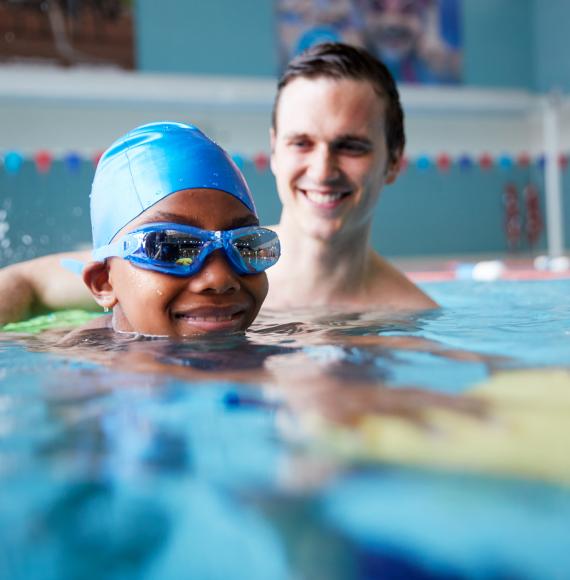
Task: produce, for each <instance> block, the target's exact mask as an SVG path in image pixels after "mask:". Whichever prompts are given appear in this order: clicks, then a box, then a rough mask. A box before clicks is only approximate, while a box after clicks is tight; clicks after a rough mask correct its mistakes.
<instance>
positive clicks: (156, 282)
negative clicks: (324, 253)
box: [108, 189, 267, 337]
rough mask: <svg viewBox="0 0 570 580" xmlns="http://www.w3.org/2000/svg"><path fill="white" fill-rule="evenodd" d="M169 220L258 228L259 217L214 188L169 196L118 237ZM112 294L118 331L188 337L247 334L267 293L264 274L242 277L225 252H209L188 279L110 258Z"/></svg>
mask: <svg viewBox="0 0 570 580" xmlns="http://www.w3.org/2000/svg"><path fill="white" fill-rule="evenodd" d="M164 221H168V222H171V223H178V224H182V225H191V226H194V227H198V228H200V229H203V230H229V229H235V228H238V227H244V226H251V225H257V223H258V220H257V218H256V217H255V215H254V214H253V213H252V212H251V211H250V210H249V209H248V208H247V207H246V206H245V205H244V204H243V203H242V202H241V201H239V200H238V199H236V198H235V197H234V196H232V195H230V194H227V193H225V192H222V191H218V190H213V189H192V190H183V191H179V192H176V193H174V194H172V195H169V196H168V197H166V198H164V199H163V200H161V201H160V202H158V203H157V204H155V205H154V206H152V207H150V208H149V209H148V210H146V211H144V212H143V213H142V214H141V215H140V216H138V217H137V218H136V219H134V220H133V221H132V222H130V223H129V224H128V226H126V227H125V228H123V229H122V230H121V231H120V232H119V233H118V234H117V236H116V239H117V238H119V237H120V236H122V235H124V234H126V233H128V232H131V231H133V230H135V229H137V228H139V227H141V226H143V225H149V224H152V223H157V222H164ZM108 269H109V275H108V292H109V293H110V295H112V298H113V300H114V301H115V305H114V309H113V326H114V328H115V330H117V331H123V332H137V333H141V334H148V335H154V336H174V337H177V336H178V337H184V336H190V335H196V334H205V333H228V332H239V331H243V330H245V329H246V328H247V327H248V326H249V325H250V324H251V323H252V322H253V320H254V318H255V316H256V315H257V313H258V311H259V309H260V307H261V304H262V303H263V300H264V299H265V296H266V294H267V277H266V275H265V273H259V274H248V275H241V274H239V273H237V272H236V271H235V270H234V269H233V268H232V266H231V265H230V263H229V262H228V260H227V258H226V256H225V254H224V252H223V251H222V250H216V251H214V252H213V253H212V254H210V255H209V256H208V257H207V258H206V261H205V262H204V265H203V267H202V268H201V269H200V270H199V271H198V272H197V273H195V274H194V275H192V276H189V277H176V276H172V275H168V274H162V273H159V272H154V271H150V270H146V269H142V268H140V267H137V266H136V265H134V264H132V263H131V262H129V261H127V260H123V259H120V258H111V259H109V260H108Z"/></svg>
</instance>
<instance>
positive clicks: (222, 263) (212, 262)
mask: <svg viewBox="0 0 570 580" xmlns="http://www.w3.org/2000/svg"><path fill="white" fill-rule="evenodd" d="M188 286H189V288H190V290H191V291H192V292H195V293H197V294H198V293H211V294H226V293H231V292H237V291H238V290H239V289H240V281H239V274H237V273H236V272H234V270H233V269H232V267H231V265H230V263H229V262H228V260H227V258H226V256H225V254H224V252H223V251H222V250H216V251H214V252H212V253H211V254H210V255H209V256H208V257H207V258H206V260H205V261H204V264H203V266H202V269H201V270H200V271H199V272H197V273H196V274H194V275H193V276H191V277H190V279H189V282H188Z"/></svg>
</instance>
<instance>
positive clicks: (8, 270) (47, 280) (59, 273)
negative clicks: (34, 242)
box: [0, 251, 99, 325]
mask: <svg viewBox="0 0 570 580" xmlns="http://www.w3.org/2000/svg"><path fill="white" fill-rule="evenodd" d="M62 259H75V260H81V261H87V260H89V252H88V251H84V252H72V253H66V254H54V255H51V256H44V257H43V258H36V259H34V260H29V261H27V262H21V263H19V264H13V265H11V266H6V267H5V268H2V269H0V296H1V297H2V299H1V300H0V325H2V324H6V323H8V322H17V321H18V320H24V319H26V318H29V317H30V316H35V315H37V314H42V313H44V312H49V311H53V310H61V309H67V308H82V309H84V310H98V309H99V307H98V306H97V305H96V304H95V302H94V301H93V298H92V297H91V294H90V293H89V290H88V289H87V287H86V286H85V284H83V280H82V279H81V277H80V276H78V275H76V274H73V273H71V272H69V271H68V270H66V269H65V268H64V267H63V266H62V265H61V263H60V261H61V260H62Z"/></svg>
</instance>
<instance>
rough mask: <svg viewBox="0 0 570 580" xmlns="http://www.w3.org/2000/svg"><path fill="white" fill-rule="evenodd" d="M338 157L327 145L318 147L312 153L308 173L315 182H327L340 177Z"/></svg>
mask: <svg viewBox="0 0 570 580" xmlns="http://www.w3.org/2000/svg"><path fill="white" fill-rule="evenodd" d="M338 174H339V168H338V165H337V159H336V156H335V155H334V153H333V152H331V151H330V149H329V148H328V147H327V146H322V147H318V148H317V149H315V151H314V152H313V154H312V155H311V159H310V163H309V168H308V175H309V177H310V178H311V180H312V181H313V182H314V183H315V184H319V183H327V182H329V181H331V180H334V179H335V178H337V177H338Z"/></svg>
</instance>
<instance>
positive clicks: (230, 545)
mask: <svg viewBox="0 0 570 580" xmlns="http://www.w3.org/2000/svg"><path fill="white" fill-rule="evenodd" d="M424 287H425V289H426V290H427V291H428V292H429V293H430V294H431V295H432V296H433V297H434V298H435V299H436V300H438V301H439V302H440V303H441V304H442V305H443V308H442V309H441V310H440V311H434V312H428V313H423V314H420V315H413V316H411V315H404V314H401V315H397V316H396V315H389V314H386V313H382V312H374V313H366V314H363V315H357V314H354V315H347V314H343V315H339V314H335V313H326V312H319V313H311V314H309V313H294V314H291V315H284V314H280V315H279V316H274V315H269V314H266V315H264V316H262V317H261V318H260V320H259V322H258V323H256V325H255V326H254V328H253V329H252V331H251V332H249V333H248V335H247V336H246V337H235V338H231V339H224V340H211V341H208V342H204V341H196V342H192V343H182V344H172V343H168V342H166V341H120V340H119V341H111V342H109V340H108V337H106V336H104V335H98V336H90V337H87V336H83V337H81V339H80V340H79V341H76V344H75V346H74V347H73V349H69V348H68V350H67V351H66V350H65V349H61V348H60V349H57V350H54V349H53V348H52V347H50V344H51V342H50V341H48V340H46V341H43V339H41V338H28V339H26V340H24V339H22V338H21V337H19V336H16V335H5V336H4V338H5V340H3V341H2V342H0V363H1V367H0V498H1V499H0V578H46V579H52V578H53V579H56V578H57V579H60V578H102V577H105V578H161V579H163V578H216V579H217V578H220V579H221V578H223V579H227V578H238V579H241V578H244V579H246V578H247V579H248V580H249V579H257V578H260V579H261V578H263V579H267V578H271V579H273V578H327V579H329V578H333V579H334V578H541V579H542V578H564V577H568V574H569V573H570V572H569V570H570V532H569V529H570V528H569V526H568V522H569V521H570V459H569V458H570V375H569V373H568V370H567V368H568V366H569V361H570V318H569V316H568V313H569V312H570V281H568V280H560V281H550V282H517V283H511V282H501V281H499V282H493V283H475V282H468V281H465V282H463V281H462V282H452V283H438V284H426V285H425V286H424ZM89 352H91V353H94V356H91V357H90V360H87V359H86V356H87V355H88V354H89ZM111 362H113V364H115V365H119V366H118V367H117V366H115V367H113V366H110V363H111Z"/></svg>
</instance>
